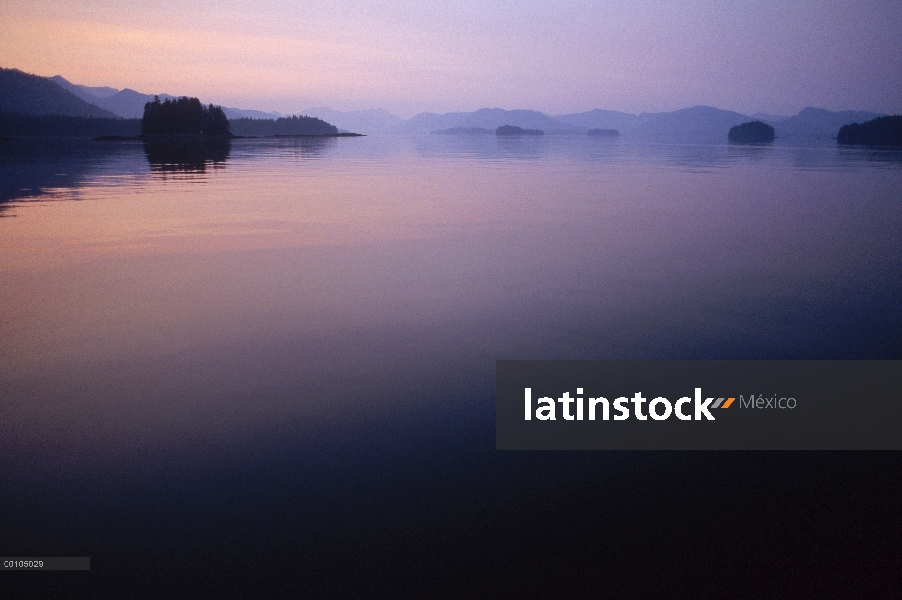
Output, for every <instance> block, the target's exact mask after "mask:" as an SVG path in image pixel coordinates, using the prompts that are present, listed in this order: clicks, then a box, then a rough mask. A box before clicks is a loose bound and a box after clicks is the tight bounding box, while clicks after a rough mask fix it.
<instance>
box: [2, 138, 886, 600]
mask: <svg viewBox="0 0 902 600" xmlns="http://www.w3.org/2000/svg"><path fill="white" fill-rule="evenodd" d="M435 138H445V136H430V137H429V138H428V139H427V138H411V139H407V138H397V139H395V138H388V139H378V138H357V139H341V140H319V141H301V140H280V141H268V142H265V143H264V142H251V141H241V140H238V141H235V142H233V143H232V144H231V146H230V148H229V149H228V152H227V153H226V154H225V155H221V154H218V155H217V156H216V157H209V158H206V157H204V156H201V157H200V158H199V159H198V156H197V154H196V153H190V154H189V155H187V156H188V158H187V159H185V160H184V161H181V162H180V161H179V160H178V159H177V158H175V159H173V158H171V156H170V157H169V158H165V159H157V158H156V156H157V155H155V154H153V153H151V152H148V151H147V150H146V149H145V148H144V147H143V146H142V145H141V144H140V143H131V144H129V143H126V144H121V145H118V146H115V149H112V150H111V149H106V150H97V147H96V146H90V148H80V149H79V148H76V149H75V150H74V151H71V152H67V151H64V150H62V149H60V147H59V146H54V147H52V148H49V149H46V150H41V149H40V148H33V149H32V150H30V151H31V152H33V154H32V155H31V156H33V157H34V158H33V159H31V160H25V159H24V158H23V156H25V154H23V153H21V152H20V153H9V154H6V155H4V159H3V162H2V164H0V168H2V169H6V171H4V172H5V173H6V172H9V173H18V175H17V176H18V177H21V178H22V179H21V180H22V181H31V182H34V185H31V186H29V187H28V190H30V191H29V192H28V193H24V192H21V190H20V191H19V192H18V195H16V193H12V192H10V193H8V195H7V197H6V199H7V200H8V201H7V202H6V203H5V208H4V209H3V212H2V214H3V215H5V216H6V217H8V218H3V219H0V246H2V252H0V257H2V258H0V275H2V278H3V279H2V281H3V285H2V286H0V301H2V306H3V307H4V310H3V317H2V318H0V338H2V339H3V340H4V343H3V344H2V348H0V403H2V405H0V410H2V415H3V418H2V420H0V450H2V451H0V531H2V532H3V533H2V538H0V546H2V552H3V553H4V554H5V555H6V556H90V557H91V561H92V569H91V571H90V572H58V573H48V572H42V573H34V572H32V573H22V572H4V573H0V577H2V579H0V590H3V591H4V592H5V591H6V590H10V592H9V594H10V597H45V598H46V597H98V598H106V597H142V596H146V597H249V598H254V597H440V598H447V597H463V596H466V597H480V596H498V597H501V596H504V597H506V596H512V597H535V598H545V597H597V596H604V595H611V596H624V595H629V596H633V597H673V596H693V597H728V596H729V597H734V596H744V597H749V596H751V597H780V598H785V597H800V596H804V597H874V596H878V597H879V596H884V597H886V596H891V595H892V593H894V592H895V591H896V590H898V586H899V573H900V569H899V566H900V564H902V563H900V560H902V544H900V541H899V540H900V539H902V520H900V519H899V517H898V515H897V512H898V508H897V507H898V505H899V502H900V500H902V478H900V474H902V454H900V453H899V452H879V453H878V452H843V453H839V452H804V453H796V452H793V453H790V452H758V453H748V452H744V453H740V452H672V453H668V452H621V453H600V452H599V453H596V452H498V451H496V450H495V449H494V447H495V441H494V361H495V360H497V359H499V358H537V359H542V358H548V359H551V358H555V359H558V358H586V359H599V358H602V359H603V358H782V359H793V358H806V359H807V358H862V359H873V358H892V359H898V358H900V354H902V348H900V340H902V311H900V308H902V304H900V297H902V296H900V292H902V289H900V288H902V278H900V277H899V272H900V270H899V266H900V256H902V252H900V250H902V233H900V232H902V227H900V225H902V196H900V194H902V192H900V190H902V185H900V183H902V169H900V166H899V165H900V162H899V160H898V156H897V155H896V154H893V153H891V152H876V153H875V152H868V151H865V150H860V151H858V150H852V151H846V150H837V149H836V148H833V147H818V146H814V147H781V146H779V145H775V146H774V147H769V148H735V147H729V146H723V147H708V146H698V147H686V146H647V147H642V146H633V147H631V146H625V145H617V143H616V142H615V143H614V144H611V143H608V142H606V141H599V140H594V141H593V140H584V139H580V140H578V141H572V142H568V141H567V140H566V138H559V139H556V138H554V136H544V138H543V139H535V140H534V139H530V140H525V139H517V140H497V139H494V138H491V139H487V140H457V139H450V140H444V139H439V140H436V139H435ZM591 142H594V143H591ZM198 160H199V161H200V163H198ZM162 165H168V166H162ZM54 178H57V179H54ZM23 187H24V186H23Z"/></svg>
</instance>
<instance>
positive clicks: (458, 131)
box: [432, 127, 492, 135]
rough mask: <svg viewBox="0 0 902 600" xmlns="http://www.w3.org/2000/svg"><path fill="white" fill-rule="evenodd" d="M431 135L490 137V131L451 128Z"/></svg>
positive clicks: (475, 128)
mask: <svg viewBox="0 0 902 600" xmlns="http://www.w3.org/2000/svg"><path fill="white" fill-rule="evenodd" d="M432 133H439V134H446V135H491V134H492V130H491V129H484V128H482V127H451V128H449V129H439V130H438V131H433V132H432Z"/></svg>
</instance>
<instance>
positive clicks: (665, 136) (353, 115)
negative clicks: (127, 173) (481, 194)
mask: <svg viewBox="0 0 902 600" xmlns="http://www.w3.org/2000/svg"><path fill="white" fill-rule="evenodd" d="M158 95H159V96H160V98H161V99H164V100H165V99H167V98H172V96H170V95H168V94H162V93H161V94H158ZM153 98H154V94H143V93H141V92H136V91H135V90H131V89H124V90H118V89H115V88H111V87H88V86H83V85H77V84H74V83H71V82H69V81H68V80H66V79H65V78H63V77H62V76H60V75H56V76H54V77H49V78H47V77H38V76H36V75H29V74H26V73H23V72H21V71H19V70H17V69H2V68H0V113H15V114H22V115H61V116H78V117H95V118H96V117H106V118H113V117H120V118H127V119H136V118H140V117H141V116H142V115H143V114H144V105H145V104H146V103H147V102H150V101H152V100H153ZM223 110H224V111H225V113H226V116H228V117H229V118H230V119H239V118H252V119H273V120H274V119H276V118H278V117H280V116H283V115H281V114H280V113H277V112H263V111H257V110H246V109H239V108H231V107H223ZM302 114H304V115H307V116H310V117H317V118H319V119H322V120H323V121H327V122H328V123H331V124H333V125H335V126H337V127H338V128H339V129H340V130H342V131H352V132H355V133H365V134H379V133H432V132H439V131H441V132H445V133H448V132H455V131H459V132H464V131H477V130H489V131H494V130H495V129H497V128H498V127H501V126H503V125H512V126H515V127H521V128H523V129H539V130H542V131H544V132H545V133H547V134H571V135H573V134H575V135H585V134H586V132H587V131H588V130H589V129H615V130H617V131H619V132H620V134H621V135H620V139H638V140H648V141H656V140H657V141H663V140H668V141H683V142H723V141H725V140H726V139H727V133H728V132H729V130H730V128H731V127H733V126H735V125H740V124H742V123H746V122H749V121H753V120H761V121H764V122H765V123H768V124H770V125H772V126H773V127H774V129H775V130H776V135H777V138H784V139H795V138H827V139H832V138H835V137H836V134H837V132H838V131H839V128H840V127H842V126H843V125H847V124H850V123H860V122H864V121H869V120H871V119H874V118H877V117H880V116H883V115H881V114H879V113H872V112H864V111H851V110H849V111H840V112H831V111H828V110H825V109H822V108H805V109H803V110H802V111H800V112H799V114H797V115H795V116H777V115H767V114H761V113H758V114H755V115H751V116H750V115H743V114H740V113H736V112H731V111H726V110H721V109H718V108H713V107H710V106H694V107H692V108H685V109H681V110H676V111H672V112H661V113H643V114H638V115H635V114H631V113H625V112H618V111H610V110H600V109H595V110H591V111H588V112H583V113H576V114H565V115H548V114H545V113H542V112H538V111H534V110H504V109H501V108H482V109H479V110H476V111H473V112H453V113H445V114H436V113H420V114H418V115H415V116H414V117H412V118H410V119H406V120H404V119H402V118H401V117H399V116H397V115H393V114H392V113H390V112H387V111H385V110H381V109H374V110H360V111H347V112H342V111H335V110H330V109H328V108H310V109H308V110H306V111H304V112H303V113H302Z"/></svg>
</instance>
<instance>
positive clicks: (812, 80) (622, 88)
mask: <svg viewBox="0 0 902 600" xmlns="http://www.w3.org/2000/svg"><path fill="white" fill-rule="evenodd" d="M638 4H642V7H638V8H637V7H636V5H638ZM3 12H4V15H3V17H4V18H3V25H2V29H3V34H2V36H0V66H2V67H7V68H10V67H14V68H18V69H21V70H23V71H26V72H30V73H35V74H38V75H45V76H50V75H62V76H64V77H66V78H67V79H69V80H70V81H72V82H73V83H80V84H84V85H91V86H99V85H108V86H111V87H115V88H125V87H129V88H132V89H136V90H138V91H141V92H145V93H163V92H165V93H170V94H173V95H192V96H198V97H200V98H201V100H203V101H205V102H214V103H217V104H223V105H227V106H237V107H241V108H255V109H260V110H277V111H280V112H286V113H289V112H296V111H300V110H302V109H304V108H309V107H312V106H328V107H331V108H333V109H336V110H352V109H365V108H385V109H387V110H390V111H392V112H395V113H397V114H400V115H402V116H405V117H406V116H411V115H413V114H415V113H417V112H420V111H431V112H448V111H454V110H475V109H477V108H481V107H487V106H489V107H501V108H508V109H514V108H532V109H536V110H541V111H544V112H548V113H570V112H581V111H585V110H590V109H593V108H605V109H612V110H624V111H628V112H652V111H661V110H675V109H679V108H685V107H688V106H693V105H697V104H705V105H712V106H717V107H719V108H724V109H728V110H735V111H738V112H743V113H753V112H759V111H762V112H769V113H775V114H795V113H796V112H798V111H799V110H800V109H801V108H804V107H805V106H819V107H823V108H828V109H831V110H842V109H862V110H872V111H877V112H885V113H902V76H900V73H902V51H900V48H902V9H900V6H899V4H898V1H897V0H890V1H872V2H868V1H866V0H859V1H855V2H851V1H846V0H836V1H831V2H821V1H801V2H785V1H770V0H750V1H744V2H734V1H729V0H719V1H707V0H689V1H685V2H644V3H636V2H631V1H630V2H622V1H608V2H589V1H583V0H574V1H557V2H554V3H547V2H533V1H521V2H516V1H504V0H473V1H470V0H467V1H455V0H449V1H445V2H431V1H429V0H420V1H406V0H386V1H384V2H347V1H343V0H335V1H320V0H312V1H309V2H304V3H296V2H288V1H283V0H253V1H251V0H223V1H220V2H216V3H213V2H209V1H204V2H195V1H193V0H179V1H171V0H158V1H154V2H146V1H142V2H137V1H134V0H120V1H107V2H104V1H100V0H90V1H87V2H79V3H77V5H73V3H71V2H63V1H61V0H24V1H23V0H7V1H6V2H5V3H4V10H3Z"/></svg>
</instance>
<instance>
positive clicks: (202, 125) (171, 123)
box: [141, 96, 230, 135]
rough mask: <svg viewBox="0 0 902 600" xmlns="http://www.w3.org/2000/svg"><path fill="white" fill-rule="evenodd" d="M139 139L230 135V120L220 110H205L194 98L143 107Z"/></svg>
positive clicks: (155, 103) (182, 98)
mask: <svg viewBox="0 0 902 600" xmlns="http://www.w3.org/2000/svg"><path fill="white" fill-rule="evenodd" d="M141 134H142V135H176V134H193V135H201V134H203V135H230V131H229V120H228V118H227V117H226V115H225V113H224V112H223V110H222V108H220V107H219V106H213V105H212V104H210V105H209V106H204V105H203V104H201V103H200V100H198V99H197V98H188V97H185V96H183V97H181V98H176V99H174V100H166V101H165V102H160V97H159V96H155V97H154V99H153V102H148V103H147V104H145V105H144V117H143V118H142V119H141Z"/></svg>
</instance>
